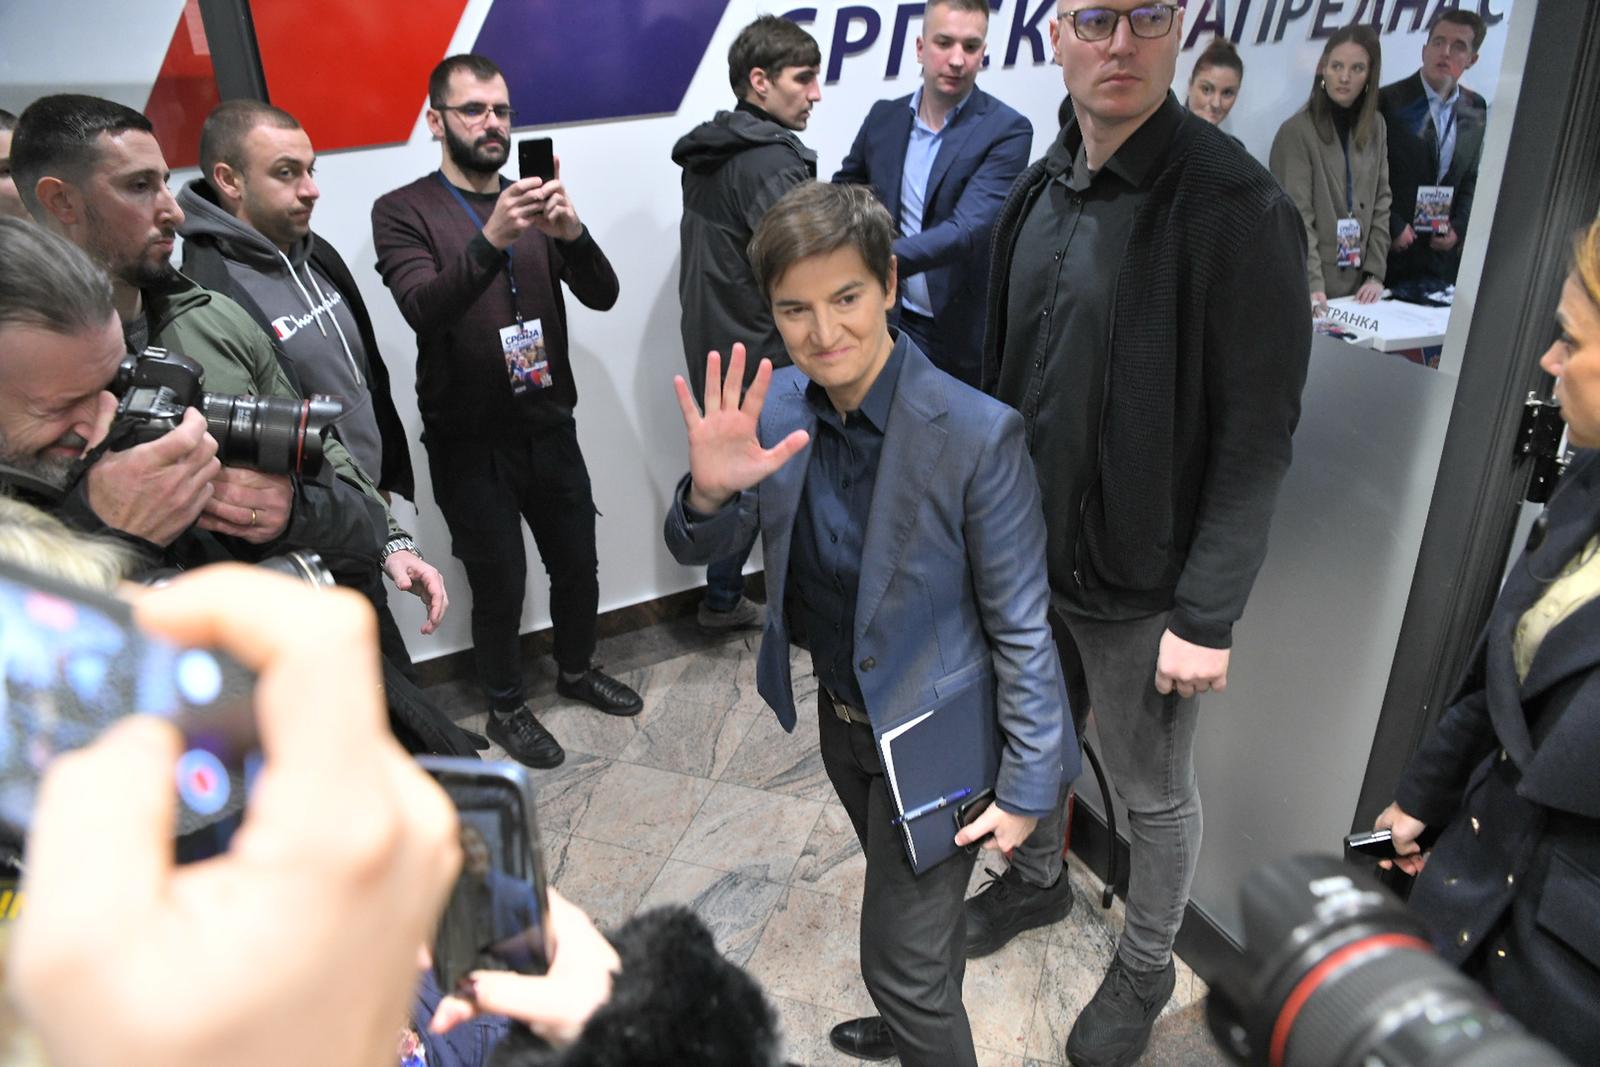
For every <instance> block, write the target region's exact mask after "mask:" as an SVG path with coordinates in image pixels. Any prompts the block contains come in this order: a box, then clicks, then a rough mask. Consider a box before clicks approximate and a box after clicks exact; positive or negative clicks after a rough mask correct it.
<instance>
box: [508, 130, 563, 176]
mask: <svg viewBox="0 0 1600 1067" xmlns="http://www.w3.org/2000/svg"><path fill="white" fill-rule="evenodd" d="M517 176H518V177H519V178H543V179H544V180H545V181H547V182H548V181H553V180H554V179H555V176H556V153H555V145H554V142H552V141H551V140H550V138H548V137H528V138H525V139H523V140H521V141H519V142H517Z"/></svg>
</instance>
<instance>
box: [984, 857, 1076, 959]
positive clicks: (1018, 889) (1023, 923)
mask: <svg viewBox="0 0 1600 1067" xmlns="http://www.w3.org/2000/svg"><path fill="white" fill-rule="evenodd" d="M984 873H986V874H987V875H988V876H989V881H987V882H986V883H984V886H983V888H982V889H979V890H978V891H977V893H975V894H973V896H972V897H971V899H969V900H968V901H967V903H966V905H965V907H966V912H967V959H969V960H975V959H978V958H979V957H980V956H987V955H989V953H991V952H998V951H999V950H1000V949H1001V948H1003V947H1005V945H1006V943H1007V942H1008V941H1010V940H1011V939H1012V938H1013V937H1016V936H1017V935H1018V934H1020V933H1022V931H1024V930H1032V929H1033V928H1034V927H1036V926H1049V925H1050V924H1051V923H1054V922H1060V921H1061V920H1062V919H1065V918H1066V917H1067V915H1068V914H1069V913H1070V912H1071V911H1072V885H1071V883H1070V882H1068V880H1067V872H1066V869H1065V868H1063V869H1062V871H1061V876H1060V877H1058V878H1057V879H1056V884H1055V885H1053V886H1051V887H1050V888H1048V889H1040V888H1039V887H1038V886H1036V885H1029V884H1028V883H1027V882H1024V881H1023V880H1022V875H1021V874H1020V873H1019V872H1018V871H1017V869H1016V868H1015V867H1007V868H1006V873H1005V874H996V873H994V871H992V870H989V869H988V868H985V869H984Z"/></svg>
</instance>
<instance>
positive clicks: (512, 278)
mask: <svg viewBox="0 0 1600 1067" xmlns="http://www.w3.org/2000/svg"><path fill="white" fill-rule="evenodd" d="M433 176H434V177H435V178H438V179H439V184H440V185H442V186H444V187H445V188H446V189H448V190H450V195H451V196H453V197H455V198H456V203H458V204H460V205H461V210H462V211H465V212H466V213H467V218H469V219H471V220H472V221H473V223H474V224H475V225H476V226H477V227H478V229H480V230H482V229H483V227H484V226H485V225H486V223H485V222H484V221H483V216H482V215H479V214H478V212H477V211H476V210H475V209H474V208H473V206H472V205H471V204H469V203H467V198H466V197H464V196H462V195H461V190H460V189H457V188H456V187H455V186H454V185H452V184H451V182H450V179H449V178H446V177H445V176H444V171H442V170H436V171H434V172H433ZM510 184H511V183H510V182H508V181H506V179H505V177H504V175H502V176H501V178H500V191H501V192H505V188H506V186H508V185H510ZM502 254H503V255H504V256H505V257H506V282H507V283H508V284H510V286H511V311H512V313H513V314H515V315H516V316H517V327H518V328H519V329H520V328H521V326H522V301H521V299H520V298H519V297H518V295H517V272H516V271H515V270H513V269H512V266H511V249H509V248H507V249H505V251H504V252H503V253H502Z"/></svg>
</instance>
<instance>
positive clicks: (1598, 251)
mask: <svg viewBox="0 0 1600 1067" xmlns="http://www.w3.org/2000/svg"><path fill="white" fill-rule="evenodd" d="M1572 276H1573V277H1574V278H1577V279H1578V284H1579V285H1581V286H1582V287H1583V292H1584V295H1585V296H1587V297H1588V298H1589V302H1590V303H1591V304H1593V305H1594V306H1595V308H1596V309H1600V219H1595V220H1594V221H1593V222H1592V223H1590V224H1589V228H1588V229H1586V230H1583V231H1581V232H1579V234H1578V239H1577V240H1576V241H1574V242H1573V247H1572Z"/></svg>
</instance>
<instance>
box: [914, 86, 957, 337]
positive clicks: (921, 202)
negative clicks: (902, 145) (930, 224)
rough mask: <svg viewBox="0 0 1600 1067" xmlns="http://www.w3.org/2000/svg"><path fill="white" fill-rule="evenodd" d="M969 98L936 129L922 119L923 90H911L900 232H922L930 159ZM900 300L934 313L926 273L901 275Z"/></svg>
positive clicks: (929, 315) (926, 313) (929, 314)
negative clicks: (909, 124)
mask: <svg viewBox="0 0 1600 1067" xmlns="http://www.w3.org/2000/svg"><path fill="white" fill-rule="evenodd" d="M971 99H972V93H971V92H970V91H968V93H967V95H966V96H964V97H962V98H961V103H959V104H957V105H956V106H955V107H953V108H951V109H950V114H948V115H946V116H945V119H944V126H943V127H942V128H941V129H939V130H938V131H937V132H936V131H934V130H933V129H932V128H931V127H930V126H929V125H928V124H927V123H926V122H923V121H922V90H921V89H918V90H917V91H916V92H914V93H912V94H911V115H912V119H911V139H910V140H909V141H907V142H906V164H905V167H904V169H903V170H902V171H901V173H900V234H901V236H903V237H912V236H914V235H916V234H919V233H921V232H922V214H923V211H924V210H926V206H927V201H928V176H929V175H930V174H932V173H933V162H934V160H935V159H937V158H938V157H939V146H940V145H942V144H944V135H945V131H947V130H949V129H950V124H951V123H953V122H955V120H956V116H957V115H959V114H961V109H962V108H964V107H966V106H967V101H968V100H971ZM900 303H901V305H902V306H903V307H905V308H907V309H908V310H910V311H914V312H916V313H917V314H918V315H923V316H926V317H927V318H932V317H933V297H932V296H930V295H929V293H928V278H927V275H925V274H917V275H913V276H912V277H910V278H901V279H900Z"/></svg>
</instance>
